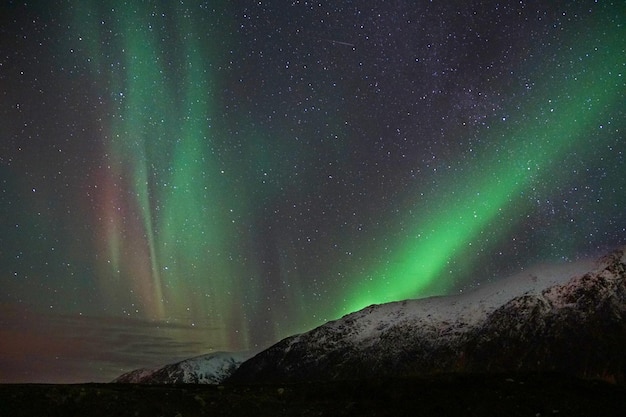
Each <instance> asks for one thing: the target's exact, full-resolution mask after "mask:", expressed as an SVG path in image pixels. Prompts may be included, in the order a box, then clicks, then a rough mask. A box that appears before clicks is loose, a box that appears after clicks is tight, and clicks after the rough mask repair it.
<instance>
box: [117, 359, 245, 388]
mask: <svg viewBox="0 0 626 417" xmlns="http://www.w3.org/2000/svg"><path fill="white" fill-rule="evenodd" d="M250 355H251V354H250V353H248V352H217V353H210V354H207V355H201V356H196V357H194V358H190V359H185V360H183V361H180V362H176V363H172V364H169V365H165V366H163V367H162V368H157V369H137V370H134V371H130V372H127V373H125V374H123V375H121V376H119V377H118V378H116V379H115V380H114V381H113V382H115V383H133V384H135V383H136V384H219V383H220V382H222V381H223V380H224V379H225V378H227V377H228V376H230V375H231V374H232V373H233V372H234V371H235V370H236V369H237V368H238V367H239V365H240V364H241V363H242V362H243V361H244V360H246V359H248V358H249V357H250Z"/></svg>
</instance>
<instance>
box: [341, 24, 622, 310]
mask: <svg viewBox="0 0 626 417" xmlns="http://www.w3.org/2000/svg"><path fill="white" fill-rule="evenodd" d="M605 29H606V28H605ZM605 29H603V30H601V29H600V28H596V30H592V29H591V28H586V33H587V35H586V36H584V37H583V39H581V36H572V38H571V39H576V41H577V43H576V45H568V46H566V47H565V48H563V50H565V51H569V53H565V54H563V53H561V54H560V56H559V59H558V60H557V61H556V64H555V65H554V66H553V67H550V68H545V70H544V72H543V74H544V75H542V76H541V77H538V78H539V79H540V80H541V81H542V82H543V84H544V85H543V86H538V87H537V89H538V90H539V91H535V92H534V93H533V94H532V97H531V100H530V101H529V102H528V103H526V104H525V107H526V108H528V109H530V111H527V112H525V111H524V109H519V110H517V113H518V114H526V113H528V116H526V117H524V118H523V119H520V120H517V121H516V120H509V121H507V126H510V125H515V126H516V127H515V128H514V129H513V131H510V129H507V127H506V126H502V131H498V129H497V128H496V129H493V130H494V131H492V132H486V133H485V135H486V136H487V137H486V138H485V139H487V140H486V141H485V142H488V143H489V142H493V141H505V142H506V143H508V149H507V151H506V153H503V152H501V151H500V150H499V149H498V150H496V151H495V152H490V153H488V154H487V155H485V156H484V157H482V158H480V159H479V160H476V161H472V166H471V167H468V168H467V170H466V171H464V170H462V171H464V172H462V177H461V178H457V177H454V178H449V179H448V180H447V181H448V182H447V186H444V187H442V188H443V191H439V192H438V193H437V196H434V197H433V198H431V199H428V200H427V202H425V203H424V202H422V203H416V204H415V205H416V206H418V208H417V210H414V211H417V212H425V213H429V214H427V215H425V216H424V218H422V219H420V220H419V221H418V222H417V224H415V226H414V228H413V232H412V233H409V235H410V236H411V238H408V239H405V240H404V241H402V242H396V247H395V250H392V251H391V253H394V254H395V255H393V257H392V259H391V260H390V261H389V262H388V263H384V264H383V265H382V266H379V267H377V268H374V271H368V272H367V274H366V276H367V277H372V278H371V279H364V278H363V277H362V276H361V277H355V278H352V279H351V280H350V282H352V283H353V284H354V285H352V286H351V287H350V288H349V290H348V292H347V295H346V296H345V297H344V300H345V303H344V304H343V305H341V307H340V309H338V310H336V312H335V316H340V315H342V314H345V313H349V312H352V311H357V310H359V309H362V308H364V307H366V306H368V305H371V304H379V303H385V302H390V301H398V300H403V299H407V298H415V297H419V296H421V295H422V294H423V293H424V292H425V291H427V290H429V292H432V289H431V288H430V287H432V286H433V285H435V287H436V288H437V289H436V291H435V292H437V293H445V292H446V290H449V288H448V287H449V283H448V282H447V281H446V280H442V275H443V271H444V269H445V268H446V265H447V263H448V262H449V261H450V260H451V259H452V258H453V257H455V256H458V253H459V252H462V251H463V250H464V249H466V248H467V246H468V245H471V242H472V241H473V240H474V239H477V237H478V236H479V235H480V234H481V232H482V231H484V230H485V228H497V229H499V230H500V234H501V235H502V236H504V235H505V234H506V232H507V231H508V230H510V228H511V227H512V226H513V225H514V224H515V223H516V222H517V221H521V218H522V217H523V215H524V213H523V208H524V202H523V197H522V196H523V195H524V193H525V192H526V191H529V190H530V188H531V187H532V186H533V184H537V181H538V180H541V181H543V182H544V183H548V184H550V185H551V187H552V188H555V187H558V186H559V185H560V182H562V181H564V180H568V178H560V179H559V178H555V177H554V174H553V172H554V171H555V170H553V169H550V168H551V166H553V165H555V164H559V163H562V161H563V160H564V159H565V157H566V155H567V154H568V153H570V152H572V151H578V152H584V151H585V149H588V147H587V146H583V145H585V141H586V140H588V137H589V135H590V133H591V129H594V128H595V129H597V126H598V123H599V122H598V121H599V120H602V118H603V117H606V116H607V115H608V114H610V112H611V111H613V110H614V106H616V105H617V106H619V105H623V101H620V100H623V98H624V94H625V93H626V89H625V88H624V87H625V84H624V78H623V74H624V70H625V69H626V68H624V56H626V50H625V45H624V41H623V40H624V39H626V31H625V30H624V27H623V26H622V27H621V28H619V29H620V30H618V31H617V33H613V34H611V38H609V39H607V38H606V31H605ZM599 33H604V34H605V36H603V38H605V39H604V41H605V43H603V44H600V43H599V42H600V41H598V40H597V39H596V38H595V36H597V35H598V34H599ZM585 38H586V39H585ZM580 57H584V59H581V58H580ZM564 69H567V73H566V72H565V71H564ZM546 74H550V75H546ZM503 125H504V124H503ZM591 146H596V147H600V146H602V143H594V144H591ZM561 171H562V170H561ZM551 176H552V178H551ZM427 205H431V207H427ZM409 208H413V209H415V207H409ZM520 208H521V209H520ZM515 212H517V213H518V215H517V217H515V218H511V217H509V218H508V219H506V220H504V219H503V213H515ZM511 216H513V215H511ZM513 217H514V216H513ZM507 223H508V224H507Z"/></svg>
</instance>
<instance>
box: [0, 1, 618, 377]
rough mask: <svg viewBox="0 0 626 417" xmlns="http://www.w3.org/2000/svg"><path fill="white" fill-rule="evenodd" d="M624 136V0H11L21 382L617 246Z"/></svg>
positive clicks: (2, 317)
mask: <svg viewBox="0 0 626 417" xmlns="http://www.w3.org/2000/svg"><path fill="white" fill-rule="evenodd" d="M625 132H626V6H625V5H624V3H623V2H622V1H614V2H611V1H602V0H599V1H568V2H565V1H499V2H496V1H467V0H462V1H424V0H410V1H409V0H392V1H383V0H380V1H371V0H363V1H348V0H338V1H287V0H285V1H279V0H272V1H242V0H239V1H204V2H199V1H184V0H181V1H159V2H157V1H151V2H149V1H146V2H133V1H105V2H102V1H96V0H91V1H89V0H75V1H71V0H62V1H54V2H53V1H39V2H27V1H19V2H18V1H4V2H2V5H1V6H0V287H1V289H2V291H1V292H0V382H20V381H30V382H77V381H108V380H110V379H112V378H114V377H115V376H117V375H119V374H120V373H122V372H124V371H128V370H130V369H134V368H137V367H141V366H154V365H159V364H164V363H168V362H172V360H175V359H180V358H185V357H190V356H194V355H197V354H202V353H207V352H210V351H214V350H247V349H253V350H254V349H260V348H263V347H267V346H268V345H269V344H271V343H273V342H276V341H278V340H279V339H280V338H283V337H286V336H288V335H290V334H292V333H295V332H301V331H305V330H308V329H310V328H312V327H314V326H316V325H319V324H322V323H324V322H325V321H327V320H331V319H335V318H338V317H340V316H342V315H343V314H346V313H349V312H351V311H354V310H357V309H360V308H362V307H365V306H367V305H369V304H372V303H382V302H387V301H392V300H399V299H406V298H418V297H424V296H429V295H434V294H453V293H454V294H456V293H459V292H460V291H468V290H471V289H472V288H474V287H475V286H476V285H479V284H480V283H484V282H489V281H491V280H494V279H497V278H498V277H502V276H506V275H508V274H512V273H515V272H518V271H520V270H521V269H523V268H527V267H529V266H532V265H534V264H536V263H543V262H556V261H559V262H562V261H572V260H576V259H578V258H581V257H588V256H592V255H596V254H601V253H602V252H603V251H605V250H609V249H611V248H613V247H615V246H617V245H619V244H623V243H625V242H626V209H625V208H624V207H625V205H626V180H625V179H624V178H625V177H624V176H625V173H626V163H625V159H626V157H625V155H624V153H625V152H626V150H625V144H626V136H625Z"/></svg>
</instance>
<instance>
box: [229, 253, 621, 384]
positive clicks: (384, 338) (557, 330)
mask: <svg viewBox="0 0 626 417" xmlns="http://www.w3.org/2000/svg"><path fill="white" fill-rule="evenodd" d="M625 264H626V255H625V248H620V249H618V250H616V251H614V252H612V253H611V254H609V255H606V256H604V257H602V258H600V259H599V260H598V261H597V262H596V263H595V265H593V266H592V267H591V268H589V265H588V264H585V265H584V266H585V267H586V268H588V270H587V271H586V272H584V273H582V271H584V268H583V269H580V270H578V271H576V272H575V273H574V271H566V273H563V272H561V273H557V272H553V273H552V276H546V274H545V273H543V275H542V273H539V274H537V273H526V274H527V276H526V280H525V281H524V282H523V285H521V284H520V282H519V281H520V279H522V278H523V275H524V274H522V275H519V274H518V276H517V278H516V279H515V281H516V282H517V284H516V285H518V286H520V285H521V286H522V287H523V286H524V285H525V286H526V287H528V288H529V289H527V290H525V291H523V292H522V293H521V294H518V295H516V296H513V297H510V298H509V299H507V294H505V293H507V292H511V291H513V290H512V289H511V288H512V287H510V286H509V284H510V283H508V284H507V283H505V284H506V285H502V286H501V288H498V286H495V287H493V288H491V289H486V290H480V291H477V292H475V293H473V294H469V295H467V296H465V297H458V296H454V297H435V298H429V299H422V300H405V301H399V302H394V303H388V304H381V305H372V306H369V307H366V308H365V309H362V310H360V311H358V312H354V313H351V314H348V315H346V316H344V317H342V318H340V319H338V320H335V321H332V322H328V323H326V324H324V325H322V326H319V327H317V328H315V329H313V330H311V331H309V332H306V333H303V334H300V335H294V336H291V337H288V338H286V339H283V340H282V341H280V342H278V343H277V344H275V345H274V346H272V347H270V348H269V349H267V350H265V351H263V352H261V353H259V354H257V355H256V356H254V357H252V358H251V359H249V360H248V361H245V362H244V363H242V365H241V366H240V367H239V368H238V369H237V370H236V371H235V372H234V373H233V374H232V376H231V377H229V378H227V379H226V381H227V382H253V381H260V380H262V381H276V382H279V381H286V382H298V381H306V380H337V379H349V378H370V377H380V376H391V375H393V376H404V375H407V376H414V375H432V374H437V373H446V372H474V373H476V372H511V371H513V372H544V371H545V372H565V373H568V374H572V375H575V376H580V377H585V378H602V379H607V380H611V381H617V382H623V380H624V374H625V369H626V364H625V360H624V355H623V354H621V352H623V351H624V348H626V324H625V323H626V320H625V318H626V286H625V276H626V274H625V272H624V270H625ZM566 269H567V268H566ZM539 272H541V271H539ZM544 272H545V271H544ZM481 291H482V292H481ZM490 291H491V292H490ZM515 291H519V288H517V289H516V290H515ZM509 295H510V294H509ZM573 346H575V347H576V349H573V348H572V347H573Z"/></svg>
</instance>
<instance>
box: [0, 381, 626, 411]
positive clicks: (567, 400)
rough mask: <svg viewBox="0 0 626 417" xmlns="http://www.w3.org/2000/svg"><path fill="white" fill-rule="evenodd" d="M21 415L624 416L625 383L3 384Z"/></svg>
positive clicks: (4, 398) (8, 404) (1, 400)
mask: <svg viewBox="0 0 626 417" xmlns="http://www.w3.org/2000/svg"><path fill="white" fill-rule="evenodd" d="M0 415H2V416H7V417H18V416H64V417H66V416H90V417H98V416H107V417H108V416H137V417H142V416H150V417H158V416H166V417H188V416H189V417H190V416H246V417H256V416H360V417H361V416H429V417H430V416H463V417H468V416H508V417H512V416H529V417H540V416H552V417H555V416H557V417H574V416H590V417H591V416H593V417H601V416H620V417H622V416H626V387H624V386H616V385H610V384H607V383H604V382H598V381H581V380H577V379H572V378H566V377H560V376H555V375H550V376H545V375H544V376H538V375H525V376H520V375H515V376H506V375H497V376H493V375H491V376H472V377H469V376H441V377H436V378H419V379H381V380H376V381H354V382H333V383H307V384H295V385H246V386H242V385H236V386H235V385H224V386H207V385H179V386H171V385H170V386H164V385H160V386H155V385H152V386H150V385H124V384H80V385H39V384H33V385H23V384H15V385H0Z"/></svg>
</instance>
